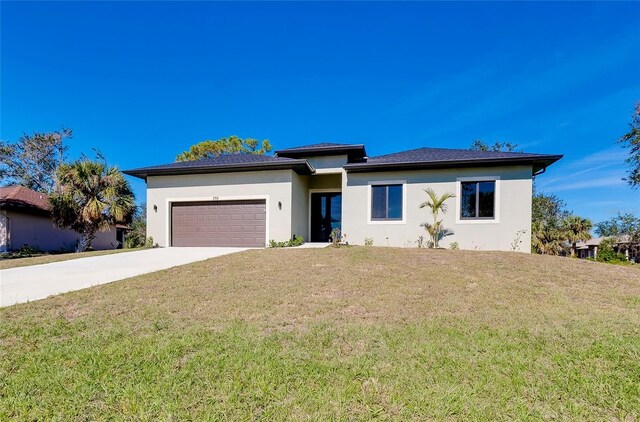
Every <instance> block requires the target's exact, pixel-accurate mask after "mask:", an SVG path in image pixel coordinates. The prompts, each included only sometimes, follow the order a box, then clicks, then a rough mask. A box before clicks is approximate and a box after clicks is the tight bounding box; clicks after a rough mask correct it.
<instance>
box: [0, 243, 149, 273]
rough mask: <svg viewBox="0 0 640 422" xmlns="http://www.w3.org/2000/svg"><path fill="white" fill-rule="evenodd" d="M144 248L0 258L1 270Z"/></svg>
mask: <svg viewBox="0 0 640 422" xmlns="http://www.w3.org/2000/svg"><path fill="white" fill-rule="evenodd" d="M142 249H144V248H135V249H109V250H105V251H90V252H78V253H51V254H47V253H43V254H40V255H35V256H25V257H23V256H17V257H16V256H11V255H9V256H6V257H1V258H0V270H7V269H9V268H18V267H27V266H30V265H40V264H50V263H52V262H61V261H69V260H71V259H78V258H89V257H91V256H100V255H112V254H116V253H123V252H132V251H138V250H142Z"/></svg>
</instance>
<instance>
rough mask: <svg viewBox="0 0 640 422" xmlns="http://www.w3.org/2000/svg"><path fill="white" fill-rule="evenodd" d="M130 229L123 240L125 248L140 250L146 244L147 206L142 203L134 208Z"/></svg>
mask: <svg viewBox="0 0 640 422" xmlns="http://www.w3.org/2000/svg"><path fill="white" fill-rule="evenodd" d="M129 228H130V229H131V230H130V231H129V232H128V233H127V236H126V238H125V240H124V246H125V247H126V248H140V247H142V246H145V245H146V244H147V204H146V203H145V202H143V203H142V204H140V205H139V206H136V207H135V211H134V212H133V216H132V220H131V224H130V225H129Z"/></svg>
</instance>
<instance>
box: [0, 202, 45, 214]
mask: <svg viewBox="0 0 640 422" xmlns="http://www.w3.org/2000/svg"><path fill="white" fill-rule="evenodd" d="M0 210H8V211H15V212H21V213H27V214H35V215H51V211H50V210H48V209H44V208H41V207H38V206H35V205H33V204H29V203H26V202H23V201H19V200H13V199H9V200H0Z"/></svg>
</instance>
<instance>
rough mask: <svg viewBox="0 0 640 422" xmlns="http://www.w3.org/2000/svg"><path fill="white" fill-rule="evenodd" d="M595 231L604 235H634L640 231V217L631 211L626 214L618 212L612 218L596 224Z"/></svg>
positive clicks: (599, 234)
mask: <svg viewBox="0 0 640 422" xmlns="http://www.w3.org/2000/svg"><path fill="white" fill-rule="evenodd" d="M594 231H595V232H596V234H597V235H598V236H602V237H609V236H621V235H625V234H628V235H633V234H634V233H636V232H639V231H640V217H636V216H635V215H633V214H632V213H630V212H628V213H625V214H623V213H621V212H618V214H616V215H615V216H614V217H612V218H611V219H609V220H606V221H601V222H599V223H598V224H596V225H595V229H594Z"/></svg>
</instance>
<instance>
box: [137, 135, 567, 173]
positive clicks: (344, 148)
mask: <svg viewBox="0 0 640 422" xmlns="http://www.w3.org/2000/svg"><path fill="white" fill-rule="evenodd" d="M276 154H278V156H276V157H272V156H267V155H254V154H231V155H221V156H218V157H211V158H205V159H202V160H195V161H183V162H177V163H169V164H163V165H159V166H151V167H142V168H138V169H133V170H127V171H125V172H124V173H125V174H129V175H131V176H136V177H139V178H142V179H145V178H146V177H147V176H153V175H170V174H197V173H222V172H237V171H256V170H282V169H287V170H294V171H295V172H297V173H298V174H312V173H314V172H315V169H314V168H313V167H312V166H311V165H310V164H309V163H308V162H307V161H306V160H305V159H304V157H309V156H314V155H334V154H346V155H348V157H349V163H348V164H346V165H345V166H344V169H345V170H346V171H347V172H373V171H391V170H403V169H404V170H412V169H430V168H454V167H470V166H471V167H479V166H496V165H502V166H504V165H519V164H520V165H531V166H532V168H533V172H534V173H535V172H537V171H539V170H541V169H544V168H546V167H547V166H549V165H551V164H553V163H555V162H556V161H558V160H559V159H561V158H562V155H549V154H530V153H523V152H501V151H475V150H468V149H445V148H418V149H412V150H409V151H402V152H397V153H394V154H386V155H379V156H377V157H366V156H365V149H364V145H361V144H334V143H320V144H313V145H305V146H302V147H296V148H289V149H286V150H280V151H276Z"/></svg>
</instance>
